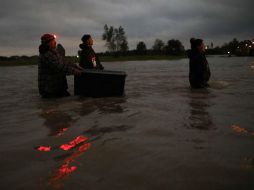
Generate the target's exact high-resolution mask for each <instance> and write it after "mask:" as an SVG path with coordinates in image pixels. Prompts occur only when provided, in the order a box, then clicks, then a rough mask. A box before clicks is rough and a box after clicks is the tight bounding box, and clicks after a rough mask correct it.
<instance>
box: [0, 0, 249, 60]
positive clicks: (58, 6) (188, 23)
mask: <svg viewBox="0 0 254 190" xmlns="http://www.w3.org/2000/svg"><path fill="white" fill-rule="evenodd" d="M105 24H108V25H109V26H111V25H112V26H115V27H118V26H120V25H121V26H122V27H123V28H124V29H125V32H126V34H127V38H128V42H129V47H130V49H133V48H135V47H136V44H137V43H138V42H139V41H144V42H145V43H146V44H147V47H148V48H151V46H152V45H153V42H154V40H155V39H156V38H159V39H162V40H163V41H165V42H166V41H167V40H169V39H172V38H174V39H179V40H180V41H182V42H183V44H184V45H185V48H188V47H189V38H191V37H199V38H203V39H204V40H205V43H207V44H210V43H211V42H213V43H214V45H221V44H222V43H223V42H228V41H230V40H231V39H233V38H234V37H236V38H238V39H239V40H244V39H253V38H254V0H72V1H71V0H1V8H0V55H1V56H4V55H6V56H10V55H36V54H38V46H39V44H40V36H41V35H42V34H43V33H55V34H57V36H58V39H57V40H58V42H59V43H61V44H62V45H63V46H64V47H65V48H66V51H67V54H68V55H75V54H76V52H77V50H78V45H79V43H80V42H81V41H80V38H81V37H82V35H83V34H84V33H90V34H91V35H92V36H93V37H94V40H95V45H94V49H95V51H97V52H100V51H105V50H106V48H105V47H104V42H103V41H102V40H101V35H102V33H103V27H104V25H105Z"/></svg>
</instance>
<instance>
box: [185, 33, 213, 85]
mask: <svg viewBox="0 0 254 190" xmlns="http://www.w3.org/2000/svg"><path fill="white" fill-rule="evenodd" d="M190 43H191V50H188V51H187V54H188V58H189V59H190V62H189V81H190V85H191V88H205V87H208V86H209V85H208V81H209V79H210V76H211V72H210V68H209V64H208V62H207V60H206V56H205V46H204V43H203V40H201V39H194V38H191V39H190Z"/></svg>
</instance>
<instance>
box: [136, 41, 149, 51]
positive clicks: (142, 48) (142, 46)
mask: <svg viewBox="0 0 254 190" xmlns="http://www.w3.org/2000/svg"><path fill="white" fill-rule="evenodd" d="M136 50H137V51H138V52H145V51H146V50H147V49H146V44H145V43H144V42H138V44H137V48H136Z"/></svg>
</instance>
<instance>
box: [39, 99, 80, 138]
mask: <svg viewBox="0 0 254 190" xmlns="http://www.w3.org/2000/svg"><path fill="white" fill-rule="evenodd" d="M39 115H40V116H41V117H42V118H44V119H45V121H44V126H45V127H47V128H48V129H49V134H48V135H49V136H62V135H63V134H64V133H65V132H66V131H67V130H68V128H69V127H71V126H72V125H73V123H74V122H76V120H77V119H75V118H73V117H71V116H70V115H69V114H67V113H65V112H64V111H62V110H61V109H57V105H47V104H45V105H41V113H40V114H39Z"/></svg>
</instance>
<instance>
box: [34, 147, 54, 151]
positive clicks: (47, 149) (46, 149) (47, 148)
mask: <svg viewBox="0 0 254 190" xmlns="http://www.w3.org/2000/svg"><path fill="white" fill-rule="evenodd" d="M36 149H37V150H38V151H42V152H49V151H51V147H50V146H39V147H38V148H36Z"/></svg>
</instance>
